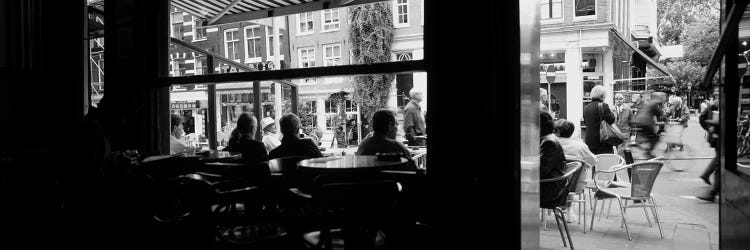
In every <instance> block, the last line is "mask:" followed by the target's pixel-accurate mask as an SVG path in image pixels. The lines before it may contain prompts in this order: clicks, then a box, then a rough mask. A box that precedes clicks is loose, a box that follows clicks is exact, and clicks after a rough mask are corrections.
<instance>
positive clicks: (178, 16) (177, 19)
mask: <svg viewBox="0 0 750 250" xmlns="http://www.w3.org/2000/svg"><path fill="white" fill-rule="evenodd" d="M170 19H171V20H170V23H171V24H172V25H171V36H172V37H174V38H177V39H182V22H183V15H182V12H173V13H172V15H171V18H170Z"/></svg>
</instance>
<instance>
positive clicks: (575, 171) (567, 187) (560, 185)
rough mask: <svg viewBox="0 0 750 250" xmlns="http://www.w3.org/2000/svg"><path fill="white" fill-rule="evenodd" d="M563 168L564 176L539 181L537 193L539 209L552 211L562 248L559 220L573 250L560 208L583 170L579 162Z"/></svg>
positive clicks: (562, 236)
mask: <svg viewBox="0 0 750 250" xmlns="http://www.w3.org/2000/svg"><path fill="white" fill-rule="evenodd" d="M565 167H566V170H565V175H563V176H560V177H555V178H550V179H542V180H539V185H540V187H539V193H540V198H541V199H540V203H539V207H540V208H543V209H551V210H552V211H553V213H554V214H555V221H556V222H557V229H558V230H559V231H560V238H562V241H563V246H566V247H567V245H566V244H565V236H564V235H563V231H562V228H561V227H560V223H561V222H560V220H562V224H563V226H564V227H565V233H566V234H567V235H568V242H569V243H570V249H573V240H572V239H571V238H570V232H568V225H567V224H566V222H565V213H563V211H562V209H560V207H561V206H565V205H566V203H567V202H568V194H569V193H570V192H571V191H574V187H575V184H576V180H577V179H578V176H579V175H580V174H581V171H582V170H583V164H581V163H580V162H569V163H566V164H565Z"/></svg>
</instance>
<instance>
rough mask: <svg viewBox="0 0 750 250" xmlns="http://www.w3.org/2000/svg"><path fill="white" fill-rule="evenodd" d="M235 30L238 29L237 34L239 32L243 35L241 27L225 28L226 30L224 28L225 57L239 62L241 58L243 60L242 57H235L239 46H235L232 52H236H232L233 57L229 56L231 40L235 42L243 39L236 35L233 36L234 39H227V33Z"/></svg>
mask: <svg viewBox="0 0 750 250" xmlns="http://www.w3.org/2000/svg"><path fill="white" fill-rule="evenodd" d="M235 31H237V34H238V35H241V33H240V29H239V28H231V29H225V30H224V32H223V38H224V39H223V41H224V42H223V43H224V57H226V58H229V59H231V60H233V61H236V62H239V61H240V60H242V58H234V55H236V54H237V47H235V48H234V49H233V50H232V52H234V53H233V54H232V56H231V57H230V56H229V46H228V44H229V43H230V42H232V43H234V42H241V41H242V39H241V38H236V37H234V36H232V39H233V40H232V41H228V40H227V33H231V32H235Z"/></svg>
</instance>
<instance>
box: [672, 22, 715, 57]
mask: <svg viewBox="0 0 750 250" xmlns="http://www.w3.org/2000/svg"><path fill="white" fill-rule="evenodd" d="M719 37H720V31H719V19H718V18H716V19H711V18H710V17H706V16H701V17H697V18H696V21H695V22H693V23H691V24H689V25H686V26H685V30H683V31H682V34H681V35H680V41H682V45H683V46H684V48H685V54H684V56H683V59H684V60H686V61H693V62H698V63H699V64H700V65H701V66H706V65H707V64H708V63H709V62H710V61H711V56H712V55H713V53H714V50H716V47H717V46H719Z"/></svg>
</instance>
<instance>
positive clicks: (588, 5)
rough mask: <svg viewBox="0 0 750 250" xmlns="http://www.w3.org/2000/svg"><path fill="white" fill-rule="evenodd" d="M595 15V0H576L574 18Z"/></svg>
mask: <svg viewBox="0 0 750 250" xmlns="http://www.w3.org/2000/svg"><path fill="white" fill-rule="evenodd" d="M593 15H596V0H576V16H577V17H579V16H593Z"/></svg>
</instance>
